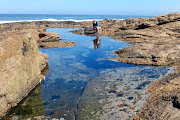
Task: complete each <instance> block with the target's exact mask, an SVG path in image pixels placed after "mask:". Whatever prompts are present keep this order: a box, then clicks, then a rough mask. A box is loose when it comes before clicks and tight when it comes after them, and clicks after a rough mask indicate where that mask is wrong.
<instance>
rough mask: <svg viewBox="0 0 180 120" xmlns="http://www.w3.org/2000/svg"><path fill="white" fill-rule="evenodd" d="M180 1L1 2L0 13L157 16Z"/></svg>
mask: <svg viewBox="0 0 180 120" xmlns="http://www.w3.org/2000/svg"><path fill="white" fill-rule="evenodd" d="M170 12H180V0H1V3H0V14H71V15H72V14H75V15H76V14H78V15H79V14H83V15H160V14H167V13H170Z"/></svg>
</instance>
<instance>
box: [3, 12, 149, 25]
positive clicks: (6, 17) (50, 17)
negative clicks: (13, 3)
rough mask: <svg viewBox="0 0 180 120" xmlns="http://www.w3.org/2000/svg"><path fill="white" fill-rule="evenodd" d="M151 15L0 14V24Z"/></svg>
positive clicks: (79, 20)
mask: <svg viewBox="0 0 180 120" xmlns="http://www.w3.org/2000/svg"><path fill="white" fill-rule="evenodd" d="M137 17H152V16H139V15H58V14H0V24H2V23H12V22H21V21H76V22H81V21H92V20H94V19H96V20H104V19H126V18H137Z"/></svg>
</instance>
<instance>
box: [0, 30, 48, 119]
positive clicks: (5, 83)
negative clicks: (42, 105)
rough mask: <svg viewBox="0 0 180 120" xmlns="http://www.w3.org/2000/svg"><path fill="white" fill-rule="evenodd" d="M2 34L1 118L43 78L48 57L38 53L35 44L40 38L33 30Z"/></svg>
mask: <svg viewBox="0 0 180 120" xmlns="http://www.w3.org/2000/svg"><path fill="white" fill-rule="evenodd" d="M7 33H8V34H7ZM1 35H2V37H1V39H0V68H1V69H0V74H1V75H0V83H1V84H0V96H1V99H0V103H1V104H0V115H1V116H2V115H4V114H5V112H6V111H7V110H8V109H9V108H11V107H14V106H15V105H16V104H17V103H18V102H19V101H20V100H22V98H23V97H24V96H26V95H27V94H28V93H29V91H30V90H31V89H32V88H34V86H36V85H37V84H38V83H39V81H40V79H42V78H43V76H42V75H41V70H43V69H44V67H45V66H46V65H45V64H46V63H47V60H46V59H47V55H46V54H44V53H40V52H39V49H38V45H37V40H38V38H39V36H38V31H36V30H28V31H27V30H24V31H9V32H6V33H2V34H1ZM3 35H4V36H3ZM42 56H43V57H42Z"/></svg>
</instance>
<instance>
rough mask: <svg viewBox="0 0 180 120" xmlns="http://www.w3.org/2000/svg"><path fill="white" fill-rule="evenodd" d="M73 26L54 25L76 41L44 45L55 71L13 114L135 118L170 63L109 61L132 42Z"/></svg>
mask: <svg viewBox="0 0 180 120" xmlns="http://www.w3.org/2000/svg"><path fill="white" fill-rule="evenodd" d="M71 30H75V29H71V28H67V29H65V28H51V29H47V32H56V33H59V34H60V35H61V36H63V37H62V38H61V39H62V41H75V42H76V46H74V47H66V48H51V49H45V48H41V49H40V51H41V52H43V53H47V54H48V65H49V72H48V73H47V74H46V79H45V81H44V82H42V84H41V85H39V86H38V87H37V88H36V89H35V90H34V91H32V92H31V93H30V95H29V96H28V97H27V98H26V99H25V100H24V102H23V103H22V104H21V105H19V107H18V108H17V109H16V110H15V112H14V114H13V115H12V117H11V119H28V118H33V119H53V118H56V119H63V118H64V119H65V120H73V119H77V120H84V119H130V118H131V117H132V116H133V115H135V114H136V113H137V112H138V111H140V108H141V107H142V105H143V101H145V99H146V97H147V92H146V86H147V85H148V84H150V83H151V82H153V81H155V80H157V79H158V78H161V77H163V76H165V75H166V74H168V73H170V72H171V71H172V70H171V68H170V67H163V68H156V67H152V66H142V65H131V64H125V63H121V62H115V61H109V60H108V59H109V58H112V57H116V55H115V54H114V51H115V50H118V49H122V48H125V47H128V46H130V44H128V43H124V42H122V41H117V40H114V39H111V38H110V37H106V36H102V37H100V41H99V42H100V44H99V45H97V44H95V43H96V42H95V41H96V39H97V38H96V37H95V36H85V35H75V34H73V33H70V32H69V31H71Z"/></svg>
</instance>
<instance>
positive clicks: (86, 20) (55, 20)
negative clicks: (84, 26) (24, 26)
mask: <svg viewBox="0 0 180 120" xmlns="http://www.w3.org/2000/svg"><path fill="white" fill-rule="evenodd" d="M93 20H97V21H100V20H103V19H85V20H75V19H67V20H64V19H61V20H57V19H53V18H49V19H42V20H19V21H0V24H4V23H15V22H34V21H54V22H61V21H74V22H89V21H93Z"/></svg>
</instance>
